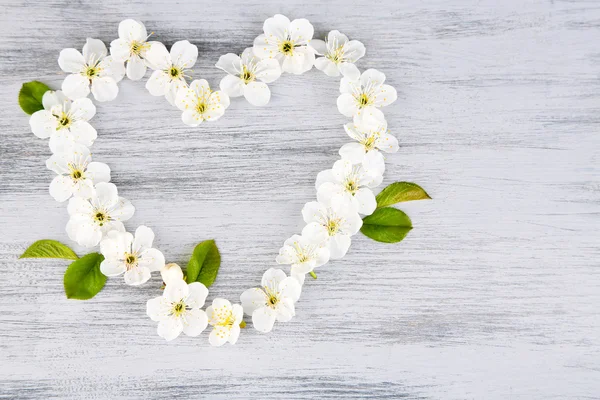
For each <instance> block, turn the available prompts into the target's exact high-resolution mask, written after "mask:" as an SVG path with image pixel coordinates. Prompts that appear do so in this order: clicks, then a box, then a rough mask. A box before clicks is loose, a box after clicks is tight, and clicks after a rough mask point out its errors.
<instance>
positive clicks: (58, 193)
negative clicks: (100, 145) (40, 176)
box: [46, 144, 110, 201]
mask: <svg viewBox="0 0 600 400" xmlns="http://www.w3.org/2000/svg"><path fill="white" fill-rule="evenodd" d="M46 167H48V169H49V170H52V171H54V172H56V173H57V174H58V176H56V177H55V178H54V179H53V180H52V183H50V195H51V196H52V197H53V198H54V200H56V201H65V200H67V199H68V198H69V197H71V196H76V197H82V198H84V199H89V198H90V197H92V195H93V194H94V185H95V184H98V183H100V182H109V181H110V168H109V167H108V165H106V164H104V163H100V162H92V156H91V155H90V150H89V149H88V148H87V147H85V146H83V145H80V144H73V145H70V146H68V147H66V148H65V149H63V151H62V152H59V153H54V154H53V155H52V157H50V158H49V159H48V160H47V161H46Z"/></svg>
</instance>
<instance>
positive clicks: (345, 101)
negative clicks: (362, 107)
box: [337, 78, 358, 117]
mask: <svg viewBox="0 0 600 400" xmlns="http://www.w3.org/2000/svg"><path fill="white" fill-rule="evenodd" d="M343 80H344V78H342V81H343ZM337 107H338V110H339V112H341V113H342V114H343V115H345V116H346V117H352V116H354V115H355V114H356V113H357V112H358V105H357V104H356V100H355V99H354V96H352V95H351V94H350V93H342V94H341V95H340V96H339V97H338V98H337Z"/></svg>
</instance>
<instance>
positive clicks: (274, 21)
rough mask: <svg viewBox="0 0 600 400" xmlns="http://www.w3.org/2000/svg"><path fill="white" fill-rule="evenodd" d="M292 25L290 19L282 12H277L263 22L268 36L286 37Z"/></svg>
mask: <svg viewBox="0 0 600 400" xmlns="http://www.w3.org/2000/svg"><path fill="white" fill-rule="evenodd" d="M289 27H290V20H289V19H288V18H287V17H286V16H285V15H281V14H275V16H273V17H271V18H267V20H266V21H265V23H264V24H263V31H264V32H265V35H266V36H267V37H272V38H274V39H275V38H280V39H282V38H285V36H286V34H287V32H288V30H289Z"/></svg>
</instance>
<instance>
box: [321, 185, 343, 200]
mask: <svg viewBox="0 0 600 400" xmlns="http://www.w3.org/2000/svg"><path fill="white" fill-rule="evenodd" d="M346 193H347V192H346V190H345V189H344V186H342V185H340V184H338V183H333V182H325V183H323V184H322V185H321V186H319V189H317V200H319V203H323V204H329V203H330V202H331V199H332V198H333V197H334V196H342V195H345V194H346Z"/></svg>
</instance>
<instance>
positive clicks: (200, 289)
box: [185, 282, 208, 323]
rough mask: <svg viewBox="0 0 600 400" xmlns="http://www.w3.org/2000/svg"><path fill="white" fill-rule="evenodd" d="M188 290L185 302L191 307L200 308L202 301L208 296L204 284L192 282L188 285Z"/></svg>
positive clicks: (202, 304)
mask: <svg viewBox="0 0 600 400" xmlns="http://www.w3.org/2000/svg"><path fill="white" fill-rule="evenodd" d="M188 290H189V295H188V297H187V299H186V301H185V304H186V305H187V306H189V307H191V308H201V307H202V306H204V302H205V301H206V297H207V296H208V289H207V288H206V286H204V284H202V283H200V282H192V283H190V284H189V285H188ZM207 323H208V320H207Z"/></svg>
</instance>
